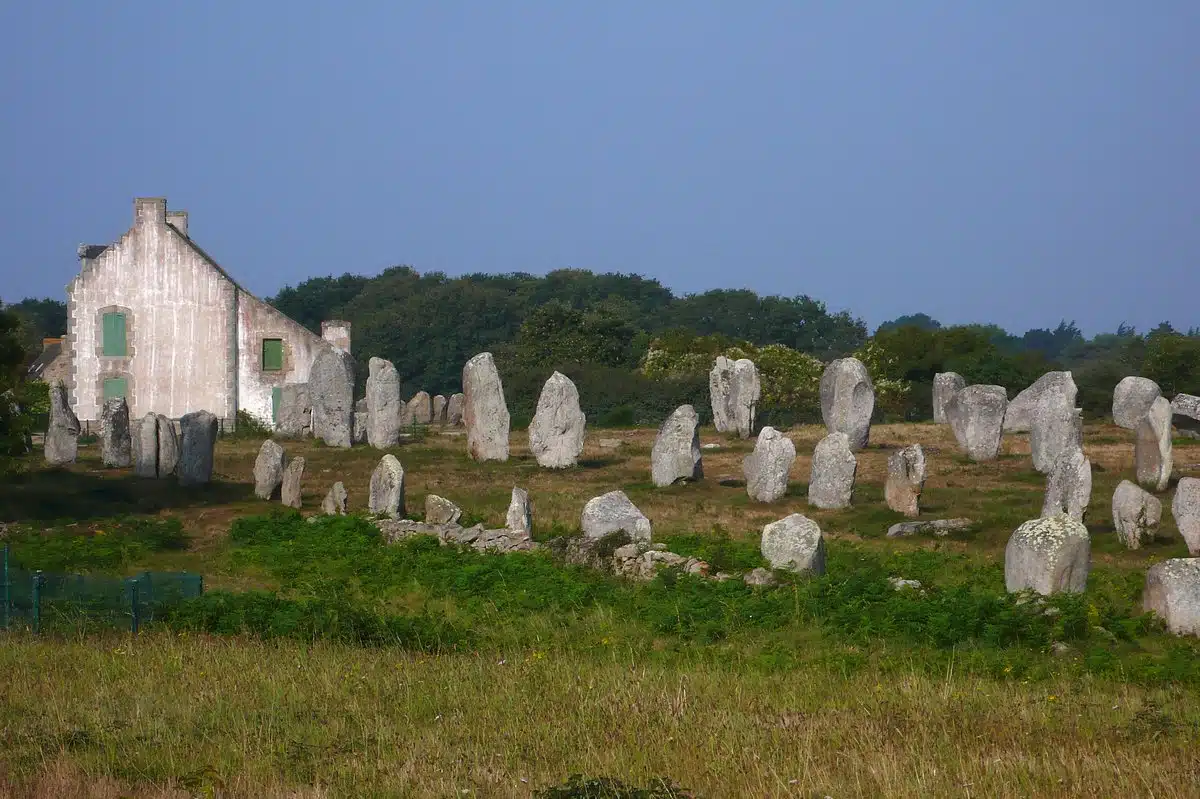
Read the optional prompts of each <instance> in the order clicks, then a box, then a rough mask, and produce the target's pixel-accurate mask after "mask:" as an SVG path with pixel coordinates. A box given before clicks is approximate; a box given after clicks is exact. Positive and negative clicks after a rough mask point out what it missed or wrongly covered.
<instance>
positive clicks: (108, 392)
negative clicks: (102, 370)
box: [104, 377, 129, 402]
mask: <svg viewBox="0 0 1200 799" xmlns="http://www.w3.org/2000/svg"><path fill="white" fill-rule="evenodd" d="M127 389H128V386H127V384H126V382H125V378H123V377H106V378H105V379H104V401H105V402H108V401H109V400H110V399H116V398H117V397H128V396H129V393H128V390H127Z"/></svg>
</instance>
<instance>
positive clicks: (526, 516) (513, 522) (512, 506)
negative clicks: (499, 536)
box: [504, 486, 533, 536]
mask: <svg viewBox="0 0 1200 799" xmlns="http://www.w3.org/2000/svg"><path fill="white" fill-rule="evenodd" d="M504 529H506V530H511V531H512V532H514V533H524V534H525V535H526V536H529V535H532V534H533V509H532V508H531V507H530V505H529V492H528V491H526V490H525V489H523V488H517V487H516V486H513V490H512V500H511V501H510V502H509V503H508V513H506V514H505V516H504Z"/></svg>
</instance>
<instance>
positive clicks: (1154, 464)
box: [1133, 397, 1174, 491]
mask: <svg viewBox="0 0 1200 799" xmlns="http://www.w3.org/2000/svg"><path fill="white" fill-rule="evenodd" d="M1133 458H1134V463H1135V466H1136V468H1137V481H1138V482H1139V483H1141V484H1142V485H1143V486H1145V487H1146V488H1149V489H1150V490H1151V491H1163V490H1165V489H1166V487H1167V485H1168V483H1170V480H1171V468H1172V467H1173V465H1174V460H1173V450H1172V445H1171V403H1169V402H1167V400H1166V398H1165V397H1159V398H1158V399H1156V400H1154V402H1153V403H1151V405H1150V410H1149V411H1147V412H1146V414H1145V415H1144V416H1143V417H1142V420H1141V421H1140V422H1138V425H1137V441H1136V443H1135V445H1134V451H1133Z"/></svg>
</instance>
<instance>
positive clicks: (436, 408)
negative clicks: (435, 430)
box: [432, 394, 446, 425]
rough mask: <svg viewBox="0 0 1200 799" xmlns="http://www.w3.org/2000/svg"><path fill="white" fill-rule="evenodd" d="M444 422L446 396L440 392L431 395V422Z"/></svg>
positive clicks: (442, 423)
mask: <svg viewBox="0 0 1200 799" xmlns="http://www.w3.org/2000/svg"><path fill="white" fill-rule="evenodd" d="M445 423H446V397H445V396H444V395H442V394H434V395H433V422H432V424H441V425H444V424H445Z"/></svg>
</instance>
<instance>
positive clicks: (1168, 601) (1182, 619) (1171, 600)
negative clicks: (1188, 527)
mask: <svg viewBox="0 0 1200 799" xmlns="http://www.w3.org/2000/svg"><path fill="white" fill-rule="evenodd" d="M1142 608H1143V610H1145V611H1146V612H1148V613H1154V614H1155V615H1157V616H1158V617H1159V618H1160V619H1162V620H1163V621H1164V622H1165V623H1166V625H1167V629H1169V630H1170V631H1171V632H1172V633H1174V634H1175V635H1196V636H1200V558H1172V559H1171V560H1164V561H1163V562H1162V563H1156V564H1154V565H1153V566H1151V567H1150V569H1149V570H1148V571H1147V572H1146V586H1145V589H1144V590H1143V591H1142Z"/></svg>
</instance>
